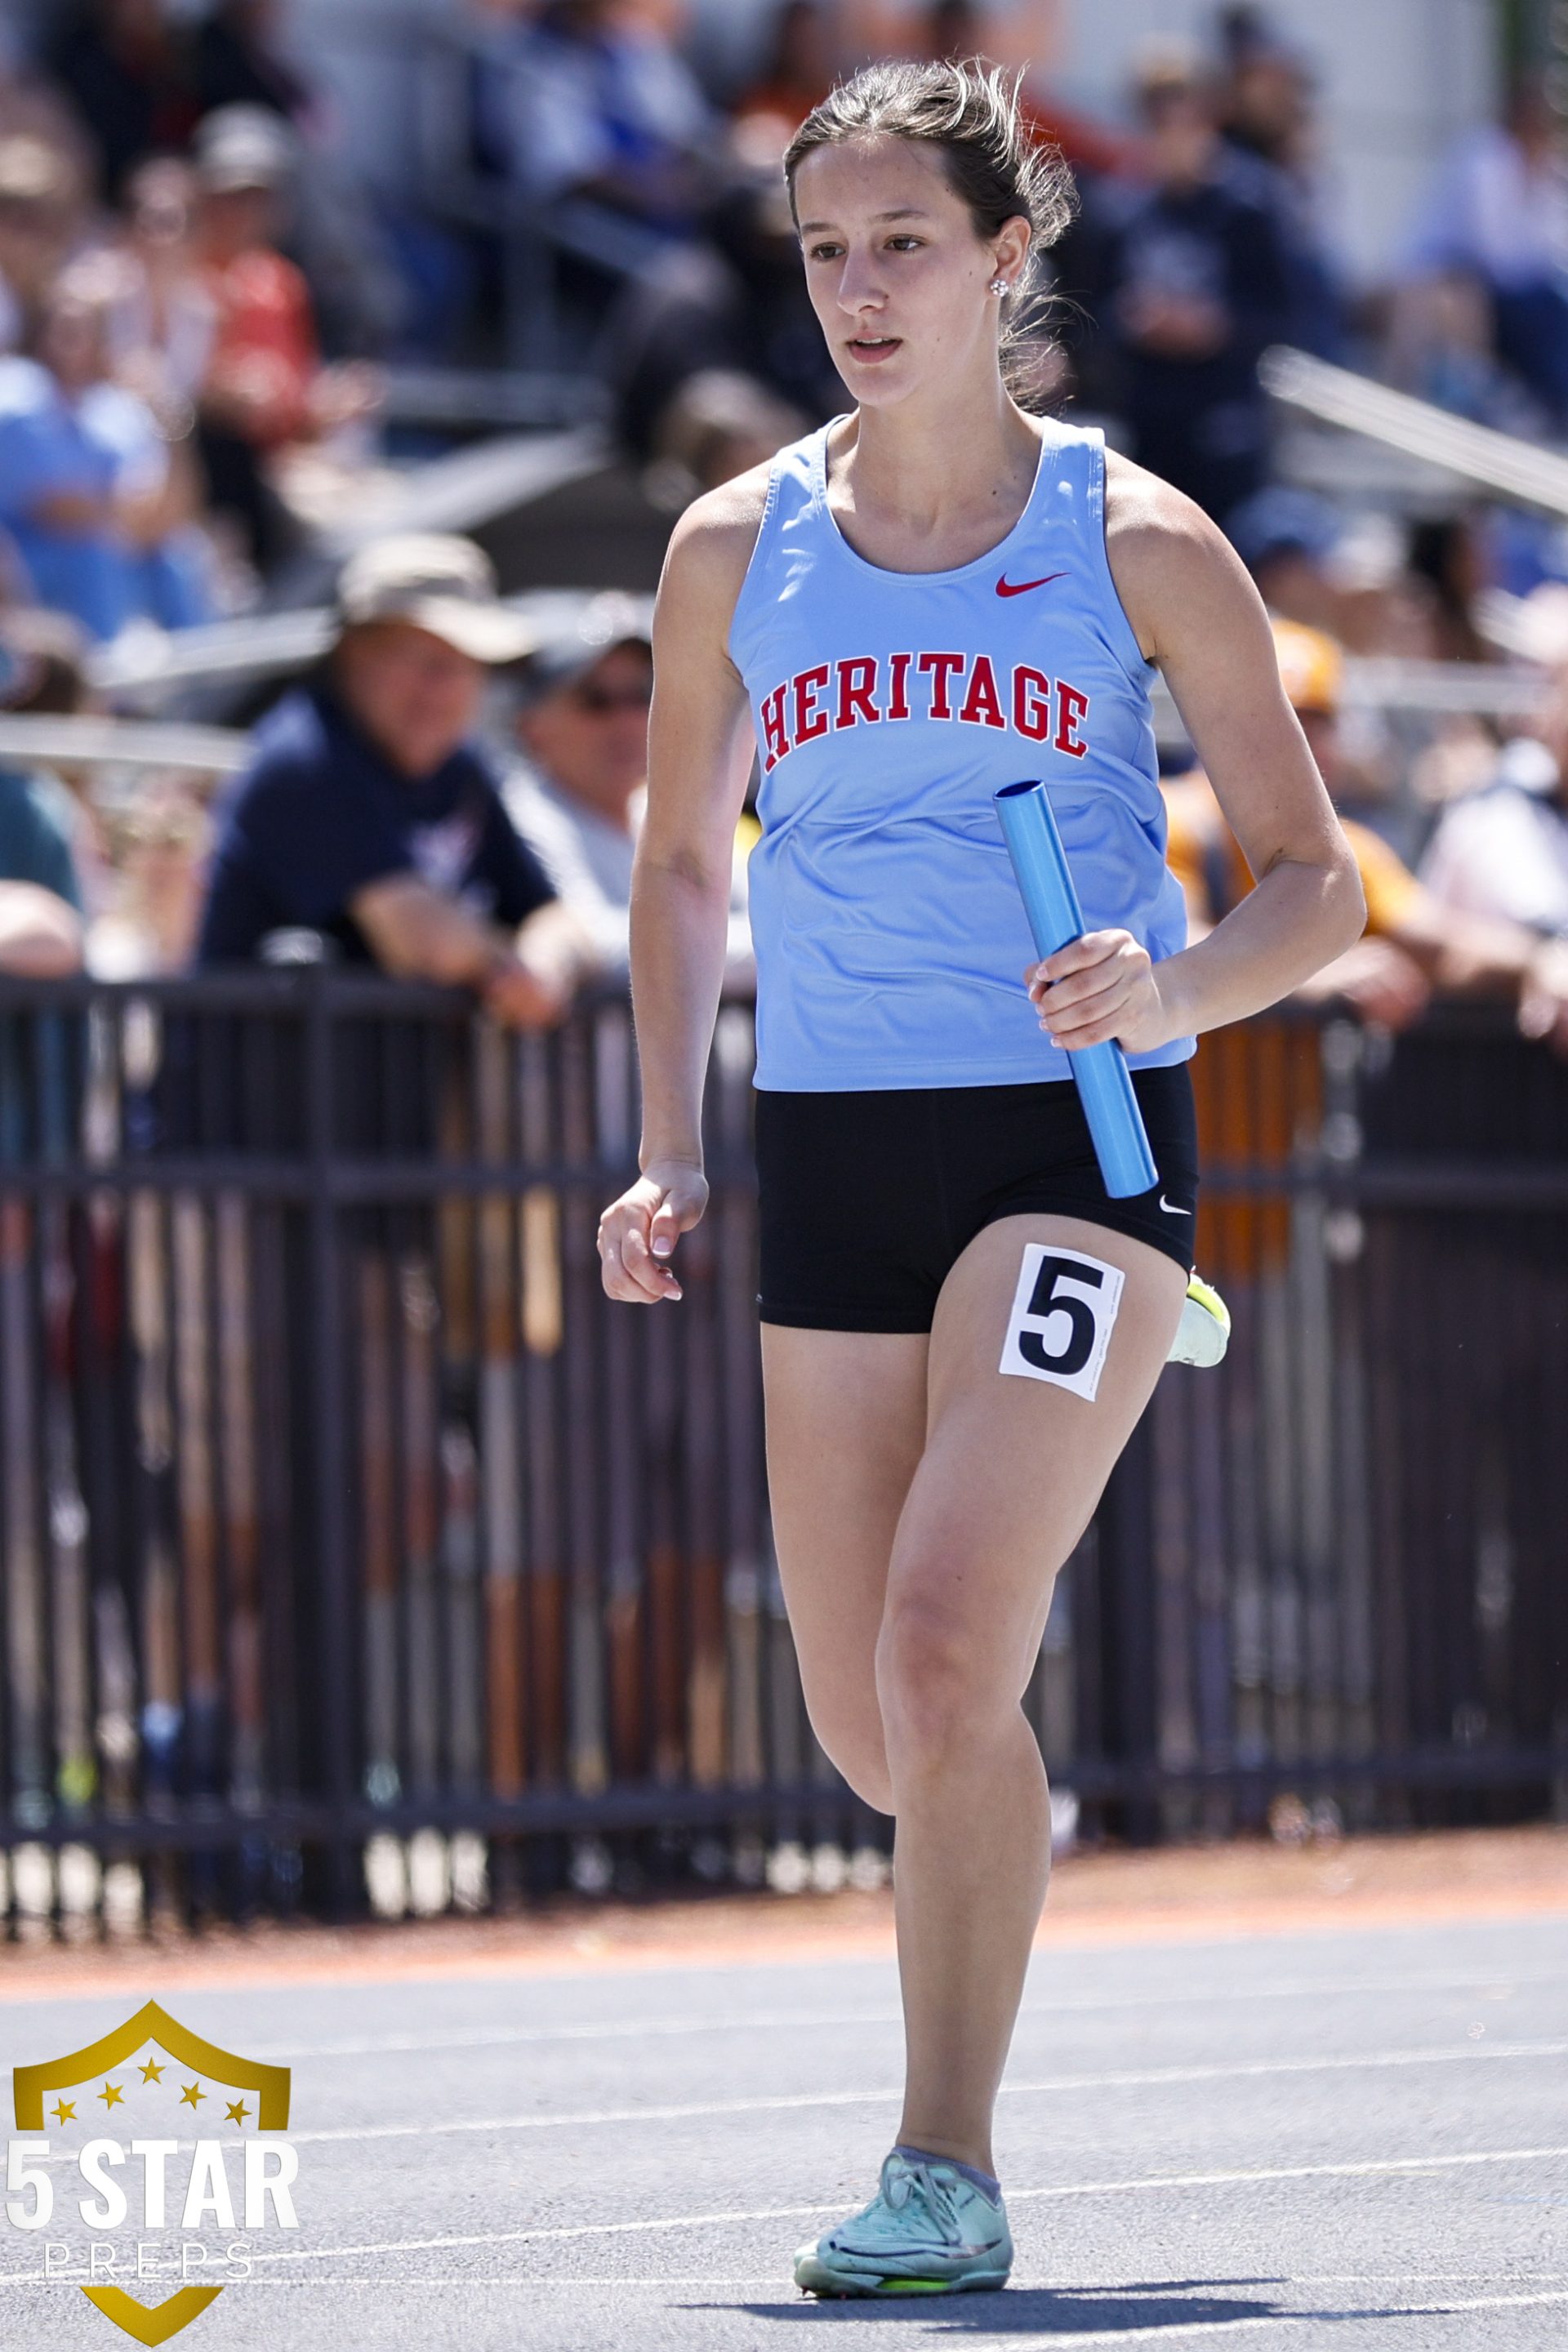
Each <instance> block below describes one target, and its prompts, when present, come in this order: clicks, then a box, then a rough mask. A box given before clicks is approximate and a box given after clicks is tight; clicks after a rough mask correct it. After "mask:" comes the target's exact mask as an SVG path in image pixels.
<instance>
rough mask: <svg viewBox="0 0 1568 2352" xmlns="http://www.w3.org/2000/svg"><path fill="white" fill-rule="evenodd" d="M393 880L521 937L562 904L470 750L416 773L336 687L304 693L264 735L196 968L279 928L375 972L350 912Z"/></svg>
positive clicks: (262, 729)
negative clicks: (402, 767)
mask: <svg viewBox="0 0 1568 2352" xmlns="http://www.w3.org/2000/svg"><path fill="white" fill-rule="evenodd" d="M395 874H417V875H419V876H421V877H423V878H424V879H425V880H426V882H429V883H430V884H432V885H433V887H435V888H437V889H438V890H443V891H446V892H447V893H448V894H449V895H450V896H451V897H453V898H460V899H462V900H463V901H464V902H465V904H467V905H468V906H470V907H472V908H474V910H475V911H476V913H479V914H480V915H484V916H487V917H489V919H491V920H492V921H495V922H497V923H501V924H505V925H507V926H509V927H511V926H515V925H516V924H518V923H521V922H523V921H524V920H525V919H527V917H528V916H530V915H531V914H532V913H533V911H534V909H535V908H537V907H542V906H544V905H545V904H547V903H548V901H549V900H551V899H552V898H554V897H555V895H556V894H555V890H554V887H553V886H552V884H551V882H550V880H549V878H548V877H547V876H546V874H545V872H544V868H543V867H542V865H541V864H540V862H539V860H538V858H537V857H535V856H534V854H533V852H532V851H531V849H530V848H529V847H528V846H527V845H526V844H525V843H523V842H522V841H521V840H520V839H519V838H518V835H517V833H516V831H515V830H514V828H513V826H512V823H511V820H510V817H509V816H508V815H507V813H506V810H505V807H504V806H503V804H502V802H501V799H500V793H499V792H498V790H497V787H496V780H495V778H494V776H493V775H492V774H491V772H490V770H489V766H488V764H487V763H486V761H484V759H483V758H482V757H481V756H480V754H479V752H478V751H476V750H474V749H473V748H472V747H471V746H470V745H468V744H464V745H461V746H460V747H459V748H458V750H457V751H454V752H453V753H452V755H451V757H450V758H449V759H447V760H446V761H443V762H442V764H441V765H440V767H438V768H437V769H436V771H435V772H434V773H433V774H431V775H427V776H417V777H409V776H405V775H403V774H402V773H400V772H399V771H398V770H397V769H395V768H394V767H393V766H392V764H391V762H390V761H388V760H387V759H386V758H385V757H384V755H383V753H382V752H381V751H378V750H377V749H376V747H375V745H374V743H372V741H371V740H370V739H369V737H368V736H366V735H365V734H364V733H363V730H361V729H360V728H359V727H358V726H356V725H355V724H354V722H353V719H350V717H349V715H348V713H347V712H346V711H345V710H344V709H343V708H342V704H341V703H340V702H338V700H337V699H336V698H335V697H334V695H333V694H332V691H331V687H330V685H328V684H327V683H326V681H325V680H324V679H317V680H315V681H313V682H312V683H311V684H310V685H308V686H302V687H299V688H295V689H294V691H293V692H291V693H289V694H288V695H286V696H285V697H284V698H283V700H282V701H281V702H279V704H278V706H277V707H276V709H273V710H271V711H270V712H268V716H267V718H266V719H263V721H262V723H261V725H260V726H259V727H258V730H257V731H256V737H255V750H254V752H253V755H252V758H251V761H250V764H249V766H248V767H247V769H246V770H245V771H244V772H243V773H242V774H241V775H240V776H239V777H238V778H237V780H236V783H235V786H234V788H233V791H232V793H231V796H230V797H229V799H228V801H227V803H226V813H225V815H224V818H223V821H222V824H221V827H220V831H219V835H218V842H217V848H216V855H215V857H214V861H213V871H212V879H211V884H210V887H209V891H208V896H207V902H206V908H205V913H204V916H203V919H202V928H201V936H200V939H199V940H198V942H197V948H196V959H197V961H198V962H200V963H208V964H211V963H239V962H245V961H249V960H250V959H252V958H254V957H255V956H256V954H257V953H258V949H259V946H260V943H261V941H262V940H263V939H265V938H266V936H267V934H268V931H276V930H283V929H294V928H308V929H312V930H319V931H322V932H325V933H326V934H327V935H328V936H329V937H330V938H331V939H333V940H336V941H337V942H338V945H339V946H340V948H341V949H342V951H343V953H344V955H345V956H347V957H348V958H349V959H350V960H351V961H354V962H357V963H370V962H374V955H373V954H372V951H371V948H370V944H369V942H368V941H367V940H366V939H365V937H364V934H363V932H362V931H361V929H360V928H359V926H358V924H357V923H356V922H355V921H354V919H353V916H352V915H351V914H350V913H349V903H350V901H351V900H352V899H353V898H354V897H355V896H356V895H357V894H358V892H359V891H361V890H363V888H364V887H365V886H366V885H367V884H369V883H372V882H380V881H384V880H386V879H388V878H389V877H391V876H393V875H395Z"/></svg>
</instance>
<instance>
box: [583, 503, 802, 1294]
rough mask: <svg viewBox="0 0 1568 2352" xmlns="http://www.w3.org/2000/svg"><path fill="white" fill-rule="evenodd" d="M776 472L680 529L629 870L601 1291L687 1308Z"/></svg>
mask: <svg viewBox="0 0 1568 2352" xmlns="http://www.w3.org/2000/svg"><path fill="white" fill-rule="evenodd" d="M766 494H767V467H765V466H763V467H756V468H754V469H753V470H752V472H751V473H749V474H742V475H739V476H737V478H736V479H735V480H734V481H732V482H726V483H724V484H723V485H722V487H721V488H719V489H716V490H710V491H709V492H708V494H707V496H706V497H704V498H700V499H697V500H696V501H695V502H694V503H693V504H692V505H691V506H689V508H688V509H687V510H686V512H685V513H684V514H683V515H682V516H681V518H680V520H679V523H678V524H677V525H676V527H675V531H674V534H673V536H672V537H671V540H670V542H669V549H668V553H667V555H666V557H665V562H664V571H663V573H662V576H661V578H660V581H659V589H658V603H657V604H656V605H655V607H654V621H653V658H654V686H653V703H652V707H651V709H650V710H649V712H648V775H647V811H646V814H645V815H644V818H643V825H642V831H641V833H640V835H639V836H638V839H637V856H636V858H635V859H634V861H633V866H632V894H631V982H632V1012H633V1018H634V1020H635V1022H636V1024H637V1058H638V1063H639V1066H640V1068H641V1073H642V1096H643V1132H642V1148H641V1150H640V1151H639V1153H638V1155H637V1165H638V1166H639V1168H640V1169H641V1170H642V1171H643V1172H642V1175H641V1177H640V1179H639V1180H638V1181H637V1183H635V1184H634V1185H632V1186H631V1187H630V1189H629V1190H628V1191H627V1192H624V1193H623V1194H622V1195H621V1197H620V1199H619V1200H618V1201H615V1202H612V1203H611V1205H610V1206H609V1208H607V1209H606V1210H605V1213H604V1216H603V1217H602V1218H601V1219H600V1222H599V1255H600V1257H601V1259H602V1261H603V1267H604V1283H605V1289H606V1291H607V1292H608V1293H609V1295H610V1297H612V1298H626V1299H636V1300H639V1301H641V1302H643V1303H645V1304H647V1305H652V1304H654V1303H656V1302H657V1301H658V1299H660V1298H679V1297H680V1286H679V1283H678V1282H677V1280H676V1278H675V1276H674V1275H673V1273H672V1272H671V1271H670V1269H669V1267H668V1265H660V1264H658V1263H657V1260H658V1259H660V1258H668V1255H669V1254H670V1252H671V1251H672V1250H673V1248H674V1247H675V1243H676V1239H677V1237H678V1235H679V1234H682V1233H685V1232H686V1231H687V1230H688V1229H689V1227H690V1226H692V1225H694V1224H695V1223H697V1221H698V1219H699V1218H700V1216H701V1214H702V1212H703V1210H704V1208H705V1207H706V1206H707V1202H708V1184H707V1179H706V1178H705V1177H704V1175H703V1172H702V1082H703V1078H704V1076H705V1074H706V1071H707V1066H708V1054H709V1049H710V1046H711V1045H712V1042H713V1024H714V1021H715V1019H716V1017H717V1014H718V1010H719V995H720V991H721V987H722V985H723V979H724V965H725V959H726V954H727V950H728V942H729V928H730V892H731V878H732V869H733V859H734V841H735V826H736V824H737V822H738V820H739V817H740V814H741V809H742V803H743V802H744V800H745V795H746V778H747V776H748V775H749V773H750V772H751V764H752V721H751V708H750V704H749V702H748V700H747V696H746V688H745V684H744V681H743V679H742V677H741V674H740V672H739V670H738V669H737V668H736V667H735V665H734V663H733V662H732V661H731V659H730V656H729V653H728V651H727V650H726V646H727V640H728V637H729V634H730V624H731V619H732V618H733V616H734V611H735V600H736V598H737V596H738V595H739V593H740V590H741V583H742V580H743V579H744V577H745V572H746V566H747V564H748V563H749V562H750V561H751V555H752V548H753V547H754V545H755V544H756V537H757V530H758V527H759V525H760V523H761V520H762V512H763V500H764V499H765V497H766Z"/></svg>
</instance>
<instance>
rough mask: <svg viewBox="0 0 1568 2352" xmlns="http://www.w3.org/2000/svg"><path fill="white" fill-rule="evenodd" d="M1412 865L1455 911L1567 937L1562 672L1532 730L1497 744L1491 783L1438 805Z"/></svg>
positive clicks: (1566, 732)
mask: <svg viewBox="0 0 1568 2352" xmlns="http://www.w3.org/2000/svg"><path fill="white" fill-rule="evenodd" d="M1420 870H1421V879H1422V880H1423V882H1424V883H1425V884H1426V887H1427V888H1428V889H1429V890H1430V891H1431V892H1432V893H1433V895H1434V896H1435V897H1436V898H1438V899H1440V900H1441V902H1442V904H1443V905H1444V906H1445V907H1447V908H1450V909H1452V910H1453V911H1454V913H1455V914H1456V915H1458V914H1461V913H1462V914H1466V915H1488V916H1506V917H1507V918H1509V919H1510V920H1511V921H1513V922H1516V923H1523V924H1526V925H1528V926H1529V928H1530V929H1531V930H1532V931H1536V932H1539V933H1542V934H1543V935H1545V936H1548V937H1551V938H1555V939H1558V940H1564V941H1568V670H1559V671H1558V673H1557V677H1556V679H1555V680H1554V683H1553V688H1552V696H1551V698H1550V700H1549V702H1548V704H1547V706H1546V709H1545V710H1544V712H1543V713H1542V717H1541V719H1540V720H1539V722H1538V731H1537V732H1536V733H1535V734H1533V735H1521V736H1518V737H1516V738H1515V739H1514V740H1513V741H1512V742H1510V743H1507V744H1505V745H1504V746H1503V750H1502V752H1501V755H1500V758H1499V760H1498V763H1497V767H1496V772H1495V773H1494V775H1493V777H1492V780H1491V782H1489V784H1487V785H1486V786H1485V787H1484V788H1483V789H1482V790H1480V791H1479V792H1473V793H1468V794H1467V795H1466V796H1465V797H1464V798H1463V799H1461V800H1458V801H1456V802H1454V803H1453V804H1452V806H1451V807H1449V808H1448V809H1447V811H1446V813H1445V814H1444V815H1443V817H1442V819H1441V821H1440V823H1439V824H1438V826H1437V830H1436V833H1435V834H1434V835H1433V837H1432V839H1431V842H1430V843H1429V844H1428V845H1427V849H1426V856H1424V857H1423V859H1422V861H1421V869H1420Z"/></svg>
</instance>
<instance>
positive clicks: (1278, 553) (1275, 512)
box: [1226, 482, 1342, 634]
mask: <svg viewBox="0 0 1568 2352" xmlns="http://www.w3.org/2000/svg"><path fill="white" fill-rule="evenodd" d="M1226 529H1227V530H1228V531H1229V534H1230V540H1231V543H1232V545H1233V546H1234V547H1235V549H1236V551H1237V554H1238V555H1239V556H1240V558H1241V560H1242V562H1244V563H1245V564H1246V566H1247V570H1248V571H1249V572H1251V574H1252V577H1253V579H1254V581H1255V582H1256V583H1257V587H1258V594H1259V595H1260V596H1261V597H1262V599H1263V601H1264V603H1265V604H1267V605H1268V610H1269V612H1270V613H1271V614H1274V616H1275V617H1276V618H1277V619H1279V620H1281V621H1299V622H1300V624H1301V625H1302V626H1303V627H1305V628H1309V629H1326V630H1328V631H1329V632H1330V633H1331V634H1332V632H1333V631H1334V629H1335V626H1336V624H1337V620H1338V610H1337V604H1338V600H1337V598H1336V596H1335V593H1334V584H1333V582H1332V580H1331V578H1330V576H1329V572H1328V568H1327V567H1328V563H1329V560H1330V558H1331V556H1332V554H1333V551H1334V550H1335V548H1336V547H1337V546H1338V545H1339V542H1340V539H1341V536H1342V529H1341V524H1340V520H1339V517H1338V516H1337V515H1336V514H1335V512H1334V509H1332V507H1331V506H1330V504H1329V503H1328V500H1327V499H1321V498H1318V497H1317V496H1315V494H1314V493H1313V492H1312V491H1310V490H1298V489H1292V488H1290V487H1289V485H1288V484H1286V483H1282V482H1281V483H1271V484H1270V485H1269V487H1268V488H1267V489H1262V490H1259V491H1258V492H1257V494H1256V495H1255V496H1254V497H1252V498H1250V499H1247V502H1246V504H1245V505H1243V506H1240V507H1238V508H1237V509H1236V511H1235V513H1234V514H1232V515H1231V516H1230V517H1229V518H1228V519H1227V522H1226Z"/></svg>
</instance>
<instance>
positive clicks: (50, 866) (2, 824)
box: [0, 630, 82, 980]
mask: <svg viewBox="0 0 1568 2352" xmlns="http://www.w3.org/2000/svg"><path fill="white" fill-rule="evenodd" d="M37 669H38V664H37V662H36V661H34V660H33V658H32V657H31V656H30V655H29V653H28V650H27V647H26V643H25V641H24V640H23V639H22V638H19V637H17V636H16V635H13V634H12V633H11V632H10V631H9V630H8V631H7V632H6V634H5V635H4V636H0V711H5V712H11V711H15V710H16V709H26V708H36V705H33V704H31V703H30V701H29V697H30V695H31V693H32V692H33V690H34V688H36V685H37ZM75 832H76V815H75V810H74V807H73V804H72V802H71V800H70V796H69V794H68V793H66V792H65V790H64V789H63V787H62V786H61V785H60V784H59V783H58V782H57V781H56V779H55V778H54V777H53V776H50V775H47V774H46V773H43V772H34V771H31V770H28V769H26V768H24V767H21V766H20V765H18V764H17V763H16V762H15V761H0V971H5V972H15V973H17V974H20V975H21V976H22V977H23V978H26V979H29V980H52V979H56V978H58V977H59V976H60V975H61V974H63V973H66V972H71V971H79V970H80V968H81V961H82V889H81V880H80V877H79V874H78V872H77V865H76V858H75V856H74V854H73V837H74V835H75Z"/></svg>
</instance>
